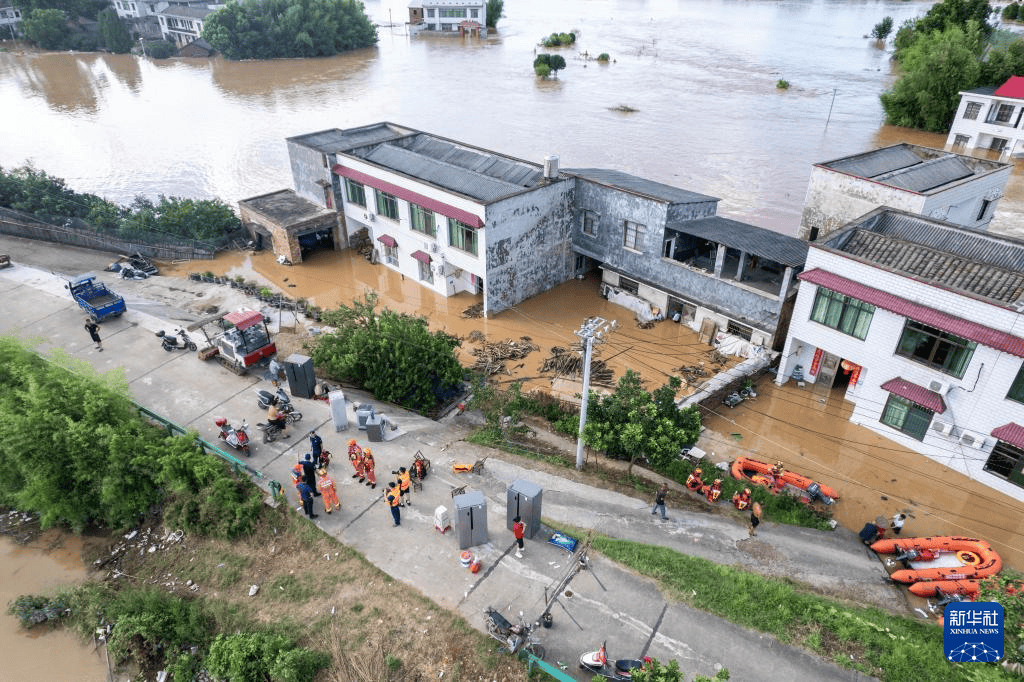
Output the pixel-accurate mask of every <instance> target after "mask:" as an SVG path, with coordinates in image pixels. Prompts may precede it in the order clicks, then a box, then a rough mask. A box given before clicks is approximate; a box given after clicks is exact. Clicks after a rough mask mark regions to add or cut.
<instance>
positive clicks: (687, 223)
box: [665, 216, 809, 267]
mask: <svg viewBox="0 0 1024 682" xmlns="http://www.w3.org/2000/svg"><path fill="white" fill-rule="evenodd" d="M665 227H666V228H667V229H670V230H675V231H677V232H684V233H686V234H690V235H693V236H695V237H699V238H701V239H707V240H708V241H712V242H715V243H716V244H723V245H725V246H727V247H728V248H730V249H738V250H740V251H744V252H746V253H749V254H750V255H752V256H758V257H759V258H766V259H768V260H772V261H775V262H776V263H780V264H782V265H785V266H789V267H800V266H802V265H803V264H804V262H805V261H806V260H807V249H808V248H809V244H808V242H805V241H804V240H802V239H797V238H796V237H787V236H786V235H784V234H780V233H778V232H774V231H772V230H766V229H765V228H763V227H757V226H756V225H748V224H747V223H741V222H739V221H736V220H730V219H729V218H723V217H722V216H711V217H709V218H700V219H698V220H673V221H669V223H668V224H666V226H665Z"/></svg>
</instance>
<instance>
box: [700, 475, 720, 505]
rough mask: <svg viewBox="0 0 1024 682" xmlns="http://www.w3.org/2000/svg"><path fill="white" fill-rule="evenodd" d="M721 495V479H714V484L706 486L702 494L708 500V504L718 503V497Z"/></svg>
mask: <svg viewBox="0 0 1024 682" xmlns="http://www.w3.org/2000/svg"><path fill="white" fill-rule="evenodd" d="M721 494H722V479H720V478H716V479H715V482H714V483H712V484H711V485H710V486H708V488H707V491H706V492H705V493H704V495H705V497H707V498H708V502H718V498H719V496H721Z"/></svg>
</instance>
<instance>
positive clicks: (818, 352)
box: [810, 348, 825, 377]
mask: <svg viewBox="0 0 1024 682" xmlns="http://www.w3.org/2000/svg"><path fill="white" fill-rule="evenodd" d="M824 354H825V351H823V350H822V349H820V348H815V349H814V359H813V360H811V372H810V375H811V376H812V377H813V376H814V375H816V374H817V373H818V368H820V367H821V357H822V356H823V355H824Z"/></svg>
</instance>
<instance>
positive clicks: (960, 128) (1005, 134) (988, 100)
mask: <svg viewBox="0 0 1024 682" xmlns="http://www.w3.org/2000/svg"><path fill="white" fill-rule="evenodd" d="M946 146H947V147H949V148H952V150H953V151H955V152H969V151H972V150H976V149H986V150H989V151H990V152H992V153H993V155H998V157H999V159H1000V160H1003V161H1005V160H1007V159H1008V158H1009V157H1011V156H1020V155H1021V154H1024V77H1022V76H1010V78H1009V79H1008V80H1007V81H1006V82H1005V83H1003V84H1002V85H1000V86H999V87H998V88H992V87H986V88H975V89H974V90H965V91H962V92H961V93H960V106H958V107H957V110H956V115H955V116H954V117H953V124H952V125H951V126H950V128H949V137H948V138H946Z"/></svg>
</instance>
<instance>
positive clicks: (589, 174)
mask: <svg viewBox="0 0 1024 682" xmlns="http://www.w3.org/2000/svg"><path fill="white" fill-rule="evenodd" d="M564 172H565V173H567V174H569V175H575V176H577V177H580V178H583V179H584V180H590V181H591V182H596V183H597V184H599V185H607V186H608V187H614V188H615V189H621V190H623V191H625V192H630V193H632V194H639V195H640V196H644V197H647V198H649V199H654V200H656V201H662V202H666V203H669V204H699V203H704V202H706V201H718V198H717V197H709V196H707V195H706V194H699V193H698V192H691V191H689V190H686V189H680V188H678V187H672V186H671V185H665V184H662V183H660V182H655V181H653V180H647V179H646V178H640V177H637V176H635V175H631V174H629V173H624V172H622V171H617V170H608V169H605V168H567V169H565V171H564Z"/></svg>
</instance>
